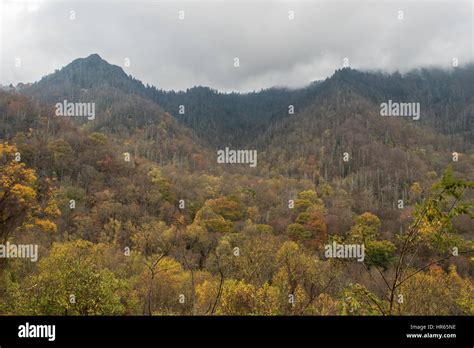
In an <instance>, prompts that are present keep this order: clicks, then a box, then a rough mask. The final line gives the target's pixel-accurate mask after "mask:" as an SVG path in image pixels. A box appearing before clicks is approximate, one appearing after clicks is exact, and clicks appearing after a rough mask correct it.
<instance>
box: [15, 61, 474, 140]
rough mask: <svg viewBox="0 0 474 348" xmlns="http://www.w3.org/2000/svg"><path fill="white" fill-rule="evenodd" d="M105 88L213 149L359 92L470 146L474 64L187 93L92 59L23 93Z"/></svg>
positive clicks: (345, 72)
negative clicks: (146, 105) (417, 111)
mask: <svg viewBox="0 0 474 348" xmlns="http://www.w3.org/2000/svg"><path fill="white" fill-rule="evenodd" d="M108 89H114V90H118V91H120V92H123V93H126V94H133V95H138V96H140V97H142V98H146V99H149V100H150V101H153V102H155V103H156V104H158V105H159V106H160V107H162V108H163V109H164V110H166V111H167V112H169V113H170V114H171V115H173V116H174V117H175V118H176V119H177V120H178V122H180V123H182V124H184V125H185V126H187V127H189V128H191V129H193V130H194V131H195V132H196V133H197V134H198V136H199V137H201V138H202V139H204V140H206V141H207V142H208V143H209V144H210V145H213V146H215V147H224V146H243V145H244V144H252V143H253V142H254V141H255V139H256V138H257V137H258V136H260V135H262V134H263V133H265V132H266V131H267V130H268V128H270V127H271V126H272V125H274V124H276V123H278V122H279V121H281V120H284V119H286V118H288V117H290V116H291V115H292V114H299V113H301V112H302V111H304V110H305V108H307V107H308V106H310V105H312V104H314V103H319V104H324V103H331V102H333V101H335V100H336V99H337V98H338V96H340V95H344V94H347V95H350V94H357V95H359V96H361V97H363V98H365V99H367V100H368V101H370V102H371V103H373V104H374V105H373V106H374V108H378V107H379V105H380V104H381V103H384V102H387V101H388V100H394V101H400V102H412V101H416V102H418V103H420V105H421V108H422V117H421V119H420V121H419V122H417V123H419V124H421V125H423V126H428V127H432V128H434V129H436V130H437V131H439V132H441V133H443V134H445V135H456V136H461V137H462V138H464V139H465V140H466V141H471V140H472V139H473V137H474V134H473V133H472V132H473V131H472V129H473V127H472V126H473V122H474V117H473V109H474V65H472V64H471V65H468V66H466V67H460V68H455V69H452V70H450V71H447V70H441V69H419V70H415V71H412V72H409V73H407V74H404V75H401V74H399V73H394V74H384V73H381V72H360V71H357V70H353V69H350V68H345V69H341V70H338V71H336V72H335V74H334V75H333V76H331V77H330V78H327V79H326V80H324V81H316V82H314V83H312V84H311V85H309V86H307V87H305V88H302V89H285V88H271V89H266V90H262V91H259V92H253V93H243V94H239V93H221V92H219V91H217V90H213V89H211V88H209V87H202V86H199V87H192V88H189V89H187V90H186V91H185V92H183V91H180V92H174V91H164V90H161V89H159V86H158V87H155V86H148V85H146V86H145V85H144V84H143V83H142V82H141V81H139V80H137V79H135V78H133V77H132V76H128V75H127V74H126V73H125V72H124V71H123V69H122V68H120V67H118V66H115V65H111V64H109V63H107V62H106V61H105V60H103V59H102V58H100V56H99V55H97V54H92V55H90V56H89V57H87V58H79V59H76V60H75V61H73V62H71V63H70V64H68V65H67V66H66V67H64V68H62V69H61V70H59V71H56V72H55V73H53V74H50V75H48V76H45V77H44V78H43V79H41V80H40V81H39V82H37V83H35V84H33V85H31V86H29V87H27V88H25V89H24V90H23V93H25V94H27V95H30V96H33V97H36V98H39V99H41V100H43V101H45V102H55V101H57V100H59V99H61V98H68V99H70V100H80V99H81V98H83V97H84V93H86V92H87V93H88V94H89V95H88V97H87V98H92V97H93V95H91V93H95V92H96V93H100V92H101V91H104V90H105V91H107V90H108ZM89 90H91V91H89ZM106 93H107V92H106ZM99 99H101V98H99ZM290 108H291V109H293V113H290Z"/></svg>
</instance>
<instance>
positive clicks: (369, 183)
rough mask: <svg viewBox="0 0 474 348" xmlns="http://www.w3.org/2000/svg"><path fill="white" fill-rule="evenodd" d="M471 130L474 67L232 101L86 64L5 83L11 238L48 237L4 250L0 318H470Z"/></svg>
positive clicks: (356, 79) (367, 75)
mask: <svg viewBox="0 0 474 348" xmlns="http://www.w3.org/2000/svg"><path fill="white" fill-rule="evenodd" d="M158 87H159V86H158ZM63 100H67V101H71V102H80V103H82V102H83V103H91V102H93V103H94V105H95V117H94V118H93V119H89V120H88V119H87V118H84V117H83V118H79V117H73V118H72V117H58V116H57V115H56V114H55V104H56V103H62V102H63ZM388 100H399V101H402V102H419V103H420V105H421V116H420V119H419V120H413V119H411V118H403V117H381V116H380V104H381V103H384V102H387V101H388ZM180 106H184V113H180V112H179V111H180ZM290 106H293V109H294V113H292V112H289V111H290V109H291V108H290ZM473 123H474V66H468V67H464V68H457V69H454V70H452V71H441V70H436V69H424V70H419V71H413V72H411V73H408V74H405V75H401V74H398V73H396V74H391V75H388V74H382V73H373V72H360V71H357V70H352V69H342V70H339V71H336V72H335V73H334V75H333V76H331V77H330V78H328V79H326V80H324V81H317V82H314V83H312V84H311V85H309V86H308V87H306V88H302V89H296V90H288V89H284V88H272V89H267V90H262V91H260V92H254V93H247V94H239V93H230V94H226V93H221V92H218V91H215V90H212V89H210V88H207V87H193V88H190V89H188V90H187V91H185V92H174V91H163V90H160V89H159V88H156V87H154V86H148V85H146V86H145V85H144V84H143V83H142V82H140V81H138V80H136V79H134V78H133V77H131V76H127V74H126V73H125V72H124V71H123V70H122V69H121V68H120V67H117V66H114V65H111V64H109V63H107V62H106V61H104V60H103V59H101V58H100V57H99V56H98V55H91V56H89V57H87V58H81V59H77V60H75V61H73V62H72V63H71V64H69V65H67V66H66V67H64V68H63V69H61V70H59V71H56V72H54V73H53V74H51V75H48V76H46V77H44V78H43V79H41V80H40V81H38V82H36V83H34V84H32V85H29V86H25V87H22V88H17V90H16V91H11V92H5V91H0V140H1V143H0V154H1V156H0V160H1V163H0V165H1V166H0V185H1V186H0V219H1V221H0V239H1V242H0V243H3V244H5V243H7V242H11V243H16V244H38V245H39V260H38V262H30V261H28V260H24V259H20V258H17V259H15V258H9V259H0V313H1V314H8V315H10V314H38V315H41V314H45V315H53V314H57V315H94V314H96V315H142V314H144V315H165V314H170V315H184V314H186V315H397V314H401V315H473V314H474V285H473V276H474V273H473V267H472V266H473V262H474V261H473V256H474V254H473V250H474V247H473V242H472V239H473V237H474V211H473V206H472V204H473V203H474V194H473V189H474V183H473V180H474V147H473V143H472V140H473V139H474V138H473ZM224 147H232V148H235V149H248V150H252V149H255V150H256V151H257V153H258V164H257V165H256V166H255V167H251V166H249V165H247V164H235V165H232V164H221V163H218V161H217V160H216V151H217V150H220V149H223V148H224ZM332 243H339V244H354V245H364V248H365V256H364V258H363V260H362V261H360V260H359V261H358V260H355V259H350V258H349V259H347V258H338V257H328V255H327V252H326V250H327V248H326V247H327V246H328V245H332Z"/></svg>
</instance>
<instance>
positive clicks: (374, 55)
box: [0, 0, 474, 91]
mask: <svg viewBox="0 0 474 348" xmlns="http://www.w3.org/2000/svg"><path fill="white" fill-rule="evenodd" d="M0 1H1V0H0ZM181 10H182V11H184V19H182V20H180V18H179V15H180V13H179V11H181ZM0 11H1V14H2V16H1V18H2V23H1V29H2V32H1V41H0V49H1V62H0V66H1V72H0V83H1V84H4V85H5V84H10V83H13V84H16V83H18V82H34V81H36V80H39V79H40V78H41V77H42V76H43V75H46V74H48V73H51V72H53V71H54V70H55V69H60V68H61V67H63V66H64V65H66V64H68V63H69V62H71V61H72V60H74V59H75V58H78V57H86V56H88V55H90V54H92V53H98V54H99V55H100V56H101V57H102V58H103V59H105V60H107V61H108V62H109V63H112V64H116V65H120V66H122V67H123V68H124V70H125V71H126V72H127V73H129V74H131V75H133V76H134V77H136V78H138V79H140V80H142V81H143V82H144V83H149V84H153V85H155V86H157V87H159V88H163V89H186V88H188V87H192V86H194V85H203V86H210V87H212V88H215V89H218V90H222V91H231V90H235V91H252V90H259V89H261V88H266V87H271V86H289V87H300V86H304V85H307V84H308V83H309V82H311V81H313V80H318V79H324V78H326V77H328V76H330V75H331V74H332V73H333V72H334V70H336V69H338V68H340V67H341V66H342V64H343V59H344V58H345V57H347V58H348V59H349V65H350V66H351V67H353V68H356V69H365V70H367V69H368V70H380V69H381V70H385V71H394V70H399V71H402V72H404V71H407V70H409V69H413V68H415V67H419V66H432V65H435V66H442V67H450V66H451V64H452V60H453V58H457V59H458V61H459V65H462V64H465V63H466V62H468V61H473V56H474V48H473V47H474V43H473V36H474V35H473V32H474V24H473V18H474V5H473V1H453V0H449V1H446V2H426V1H400V2H394V1H388V2H384V1H382V0H379V1H370V2H367V1H365V2H362V1H330V2H329V1H312V2H310V1H238V0H234V1H226V2H224V1H188V2H180V3H179V4H178V3H176V2H171V1H164V2H158V1H153V0H148V1H135V2H131V1H130V2H123V1H122V2H113V1H111V0H109V1H99V2H96V3H93V2H85V3H84V2H82V3H81V2H72V1H67V0H63V1H55V2H51V1H49V2H40V1H35V2H24V1H23V2H15V1H14V0H3V5H1V8H0ZM71 11H74V13H72V12H71ZM289 11H294V19H293V20H290V18H289ZM399 11H403V13H400V12H399ZM401 15H402V16H403V19H400V18H399V17H400V16H401ZM17 58H19V59H20V60H21V65H20V66H19V67H16V66H15V62H16V59H17ZM127 58H128V59H129V60H130V66H128V67H127V66H124V63H125V61H126V59H127ZM234 58H238V59H239V63H240V66H239V67H234Z"/></svg>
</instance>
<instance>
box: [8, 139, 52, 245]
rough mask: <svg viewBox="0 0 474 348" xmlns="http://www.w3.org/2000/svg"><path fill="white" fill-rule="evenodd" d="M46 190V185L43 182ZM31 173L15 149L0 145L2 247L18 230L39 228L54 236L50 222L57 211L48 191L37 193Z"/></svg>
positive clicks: (34, 179)
mask: <svg viewBox="0 0 474 348" xmlns="http://www.w3.org/2000/svg"><path fill="white" fill-rule="evenodd" d="M43 183H44V184H46V185H45V186H49V185H48V184H49V182H48V181H47V180H45V181H44V182H43ZM39 186H40V185H39V183H38V179H37V177H36V173H35V171H34V170H33V169H30V168H28V167H27V166H26V165H25V163H22V162H21V155H20V153H19V152H18V150H17V149H16V147H15V146H14V145H9V144H8V143H0V243H5V242H6V241H7V239H8V238H9V236H11V234H12V232H14V231H15V230H17V229H18V228H33V227H35V226H36V227H39V228H40V229H41V230H43V231H49V232H55V231H56V225H55V224H54V223H53V222H52V221H50V220H49V218H50V217H57V216H59V215H60V211H59V209H58V208H57V206H56V203H55V201H54V199H53V198H52V196H53V192H52V190H51V189H50V188H49V187H44V188H43V189H42V190H40V189H39Z"/></svg>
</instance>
